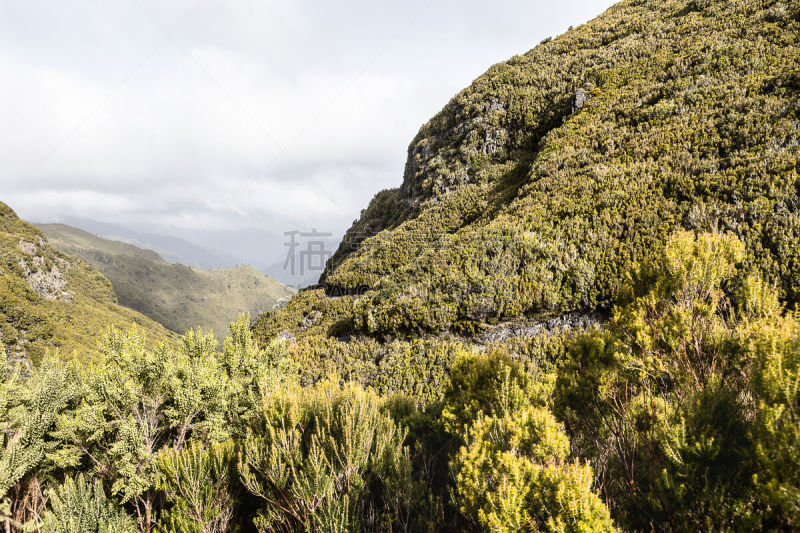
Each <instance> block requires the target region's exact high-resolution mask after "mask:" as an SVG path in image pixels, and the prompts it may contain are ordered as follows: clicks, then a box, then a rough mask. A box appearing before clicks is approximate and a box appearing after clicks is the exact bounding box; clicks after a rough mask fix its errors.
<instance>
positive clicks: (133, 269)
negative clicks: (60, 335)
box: [39, 224, 295, 333]
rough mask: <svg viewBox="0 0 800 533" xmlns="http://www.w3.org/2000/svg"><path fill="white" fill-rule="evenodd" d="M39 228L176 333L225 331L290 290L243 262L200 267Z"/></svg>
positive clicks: (66, 229)
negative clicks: (207, 267)
mask: <svg viewBox="0 0 800 533" xmlns="http://www.w3.org/2000/svg"><path fill="white" fill-rule="evenodd" d="M39 229H41V230H42V231H43V232H44V233H45V234H46V235H47V238H48V240H49V241H50V243H51V244H52V246H54V247H56V248H58V249H59V250H61V251H63V252H65V253H68V254H70V255H75V256H77V257H80V258H81V259H83V260H84V261H86V262H87V263H89V264H90V265H91V266H92V267H94V268H96V269H97V270H98V271H100V272H101V273H102V274H103V275H104V276H106V277H107V278H108V279H109V280H110V281H111V283H112V284H113V286H114V292H115V293H116V294H117V297H118V298H119V301H120V303H121V304H122V305H125V306H127V307H130V308H131V309H135V310H137V311H139V312H140V313H142V314H144V315H146V316H149V317H150V318H152V319H153V320H155V321H157V322H159V323H161V324H163V325H164V326H166V327H167V328H169V329H171V330H172V331H176V332H178V333H184V332H186V331H188V330H189V329H191V328H195V327H201V328H203V329H204V330H206V331H208V330H209V329H213V330H214V331H217V332H225V331H227V330H228V324H229V323H230V322H231V320H234V319H235V318H236V317H237V316H238V315H239V314H241V313H252V314H253V315H258V314H261V313H263V312H265V311H267V310H270V309H272V308H273V307H274V306H275V305H276V304H277V303H278V302H279V301H280V300H284V299H287V298H289V297H290V296H291V295H292V294H294V292H295V291H294V290H293V289H291V288H289V287H287V286H285V285H283V284H282V283H279V282H278V281H276V280H274V279H273V278H271V277H269V276H267V275H265V274H262V273H261V272H259V271H257V270H255V269H254V268H252V267H250V266H246V265H245V266H238V267H236V268H225V269H214V270H200V269H197V268H192V267H188V266H185V265H181V264H172V263H168V262H167V261H165V260H164V259H162V258H161V257H160V256H159V255H158V254H157V253H155V252H153V251H150V250H143V249H141V248H138V247H136V246H133V245H131V244H127V243H123V242H119V241H113V240H109V239H103V238H101V237H98V236H96V235H92V234H91V233H88V232H86V231H83V230H80V229H78V228H74V227H71V226H66V225H63V224H40V225H39Z"/></svg>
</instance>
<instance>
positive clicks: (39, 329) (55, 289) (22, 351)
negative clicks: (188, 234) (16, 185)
mask: <svg viewBox="0 0 800 533" xmlns="http://www.w3.org/2000/svg"><path fill="white" fill-rule="evenodd" d="M133 324H137V325H139V326H140V327H142V328H144V330H145V331H146V332H147V336H148V338H149V340H150V342H152V343H156V342H160V341H163V340H167V339H170V338H173V337H174V336H173V335H172V334H170V333H169V332H168V331H167V330H166V329H164V327H162V326H161V325H160V324H157V323H156V322H153V321H152V320H150V319H149V318H147V317H145V316H143V315H141V314H139V313H137V312H136V311H133V310H131V309H127V308H125V307H122V306H121V305H118V304H117V299H116V297H115V296H114V291H113V289H112V286H111V283H109V281H108V280H107V279H106V278H104V277H103V276H102V274H100V273H99V272H97V271H95V270H93V269H92V268H91V267H90V266H89V265H87V264H86V263H84V262H83V261H81V260H80V259H78V258H75V257H70V256H68V255H66V254H64V253H62V252H59V251H57V250H55V249H54V248H53V247H52V246H50V244H49V243H48V241H47V238H46V237H45V235H44V234H43V233H42V232H41V231H39V230H38V229H37V228H36V227H35V226H33V225H31V224H28V223H27V222H24V221H22V220H20V219H19V217H17V215H16V213H14V211H13V210H12V209H11V208H10V207H8V206H7V205H6V204H4V203H2V202H0V341H2V343H3V344H4V345H5V346H6V349H7V356H8V357H11V358H12V359H19V358H27V359H29V360H32V361H33V362H37V361H39V360H40V359H41V357H42V356H43V355H44V353H45V351H46V350H48V349H53V348H58V349H59V350H60V352H61V354H62V355H66V356H68V355H71V354H72V353H73V352H75V353H77V355H78V356H79V357H81V358H92V357H93V356H94V355H95V354H97V353H98V350H97V343H98V340H99V339H100V337H101V336H102V335H103V332H104V331H105V329H106V328H107V327H109V326H119V327H124V328H129V327H130V326H132V325H133Z"/></svg>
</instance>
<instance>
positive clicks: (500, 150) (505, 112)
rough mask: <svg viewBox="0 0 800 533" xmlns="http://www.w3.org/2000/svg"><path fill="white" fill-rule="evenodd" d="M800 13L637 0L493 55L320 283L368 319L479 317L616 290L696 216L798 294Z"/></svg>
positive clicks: (442, 324)
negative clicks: (513, 51)
mask: <svg viewBox="0 0 800 533" xmlns="http://www.w3.org/2000/svg"><path fill="white" fill-rule="evenodd" d="M799 17H800V5H797V4H796V3H791V4H787V3H783V2H778V1H755V0H737V1H725V0H716V1H704V2H696V1H688V0H666V1H645V0H627V1H623V2H621V3H619V4H617V5H616V6H614V7H612V8H611V9H609V10H608V11H607V12H606V13H604V14H603V15H602V16H600V17H598V18H597V19H595V20H593V21H591V22H589V23H587V24H585V25H583V26H581V27H579V28H576V29H574V30H571V31H569V32H567V33H566V34H564V35H561V36H559V37H557V38H555V39H552V40H549V41H547V42H544V43H542V44H540V45H539V46H537V47H536V48H534V49H533V50H531V51H530V52H528V53H526V54H524V55H521V56H516V57H514V58H512V59H510V60H509V61H507V62H505V63H501V64H498V65H495V66H494V67H492V68H491V69H489V71H487V72H486V73H485V74H484V75H482V76H480V77H479V78H478V79H476V80H475V82H474V83H473V84H472V85H471V86H470V87H468V88H467V89H465V90H464V91H462V92H461V93H460V94H458V95H457V96H456V97H455V98H453V99H452V100H451V101H450V102H449V103H448V104H447V105H446V106H445V107H444V109H443V110H442V111H441V112H440V113H439V114H438V115H436V116H435V117H434V118H433V119H432V120H431V121H430V122H429V123H428V124H426V125H425V126H423V128H422V129H421V130H420V132H419V134H418V135H417V137H416V138H415V139H414V140H413V141H412V143H411V145H410V146H409V150H408V161H407V164H406V169H405V173H404V176H403V180H402V183H401V184H400V186H399V187H398V188H397V189H392V190H388V191H384V192H381V193H379V194H378V195H377V196H376V197H375V199H374V200H373V201H372V202H371V203H370V205H369V206H368V208H367V209H366V210H365V211H364V212H362V215H361V217H360V218H359V220H358V221H357V222H356V223H355V224H354V225H353V227H352V228H351V229H350V231H349V232H348V233H347V235H346V237H345V240H344V242H343V243H342V246H341V247H340V249H339V250H338V251H337V253H336V254H335V255H334V257H333V258H332V259H331V261H330V262H329V264H328V267H327V269H326V271H325V273H324V274H323V276H322V279H321V282H322V286H323V287H324V288H325V290H326V291H327V293H328V294H329V295H332V294H336V295H341V294H345V295H350V296H348V297H347V298H349V300H350V302H351V303H352V306H351V307H352V311H350V317H351V318H350V319H351V320H352V323H353V328H355V329H356V330H358V331H362V332H364V333H365V334H368V335H378V336H380V335H385V334H388V335H395V334H399V333H404V334H416V333H424V332H430V333H435V332H443V331H451V332H457V333H459V334H463V333H467V334H470V333H471V332H473V331H477V330H481V329H483V328H484V327H485V325H487V324H489V325H490V324H491V323H493V322H498V321H499V322H502V321H506V320H518V319H526V320H534V321H542V320H547V319H549V318H552V317H554V316H560V315H562V314H564V313H568V312H573V311H592V310H595V309H598V308H603V307H605V306H607V305H609V304H610V303H612V302H613V301H614V299H615V297H616V293H617V290H618V287H619V284H620V281H621V280H622V279H623V277H624V276H625V273H626V272H627V271H628V269H629V268H630V266H631V265H632V263H633V262H635V261H641V260H644V259H646V258H648V257H650V256H652V254H653V252H654V251H655V250H657V249H659V247H661V246H663V242H664V240H665V238H666V237H667V236H668V235H669V234H670V233H671V232H673V231H675V230H676V229H679V228H687V229H696V230H713V231H723V232H724V231H731V232H734V233H735V234H737V235H738V236H739V237H741V238H742V239H743V240H744V241H745V242H746V243H747V250H748V254H747V258H746V260H745V268H744V269H743V271H747V270H760V271H761V272H762V273H763V274H764V275H765V276H767V277H768V278H769V279H772V280H774V281H775V282H776V283H777V284H778V285H779V286H780V287H781V289H782V292H783V295H784V296H785V298H786V300H787V301H791V302H793V301H798V300H800V285H798V281H797V280H798V279H800V260H798V259H797V250H800V200H798V198H799V196H798V191H800V180H798V174H797V160H798V154H800V148H799V146H800V141H799V140H798V124H800V122H798V102H800V99H798V92H799V91H800V78H798V75H797V72H798V71H800V69H799V67H800V64H799V63H800V60H799V59H798V58H799V57H800V54H797V53H796V50H797V46H798V35H800V24H799V23H798V18H799ZM753 58H758V60H755V59H753ZM337 305H338V306H340V307H341V306H342V305H343V304H342V303H339V304H337ZM290 307H291V306H290ZM305 314H306V313H303V315H305ZM339 320H340V321H341V320H342V319H341V317H340V318H339ZM270 331H271V329H270Z"/></svg>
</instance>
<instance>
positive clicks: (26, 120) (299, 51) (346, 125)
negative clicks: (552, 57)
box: [0, 0, 612, 232]
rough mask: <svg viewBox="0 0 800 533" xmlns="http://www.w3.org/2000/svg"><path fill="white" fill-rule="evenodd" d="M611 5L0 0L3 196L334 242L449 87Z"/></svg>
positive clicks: (129, 220) (71, 211)
mask: <svg viewBox="0 0 800 533" xmlns="http://www.w3.org/2000/svg"><path fill="white" fill-rule="evenodd" d="M611 3H612V2H610V1H607V0H556V1H552V0H551V1H540V0H528V1H522V0H517V1H512V0H492V1H486V0H481V1H473V0H458V1H456V0H448V1H444V0H442V1H435V0H434V1H431V0H404V1H402V2H388V1H371V2H368V1H365V0H361V1H354V0H342V1H337V2H332V1H321V0H317V1H315V2H312V1H308V0H300V1H298V0H291V1H284V2H275V1H270V0H262V1H255V0H250V1H247V0H226V1H224V2H223V1H222V0H205V1H203V0H200V1H197V0H168V1H165V0H71V1H69V2H64V1H61V0H59V1H56V0H0V123H2V128H0V200H2V201H5V202H7V203H8V204H10V205H11V206H12V207H13V208H15V209H16V210H17V212H18V213H19V214H20V215H21V216H23V217H24V218H27V219H29V220H36V221H53V220H57V219H58V218H59V217H61V216H70V215H71V216H83V217H89V218H94V219H99V220H105V221H113V222H119V223H122V224H127V225H131V226H134V227H139V228H144V227H148V226H149V227H151V228H152V227H153V226H157V227H163V228H169V227H174V228H184V229H190V230H205V229H215V230H231V229H235V228H262V229H264V228H270V229H272V230H273V231H276V232H282V231H286V230H289V229H294V228H300V229H303V228H310V227H312V226H313V227H316V228H319V229H320V230H323V231H331V232H341V231H343V230H344V229H346V227H347V226H349V224H350V222H351V221H352V220H353V219H354V218H356V217H357V216H358V214H359V212H360V210H361V209H362V208H364V207H365V206H366V204H367V203H368V201H369V200H370V198H372V196H373V195H374V194H375V193H376V192H377V191H379V190H381V189H384V188H387V187H396V186H398V185H399V184H400V183H401V179H402V172H403V166H404V162H405V157H406V148H407V146H408V143H409V142H410V141H411V139H412V138H413V136H414V135H415V134H416V132H417V130H418V129H419V127H420V126H421V125H422V124H423V123H424V122H426V121H427V120H428V119H429V118H430V117H431V116H433V115H434V114H435V113H436V112H437V111H438V110H439V109H441V108H442V107H443V106H444V105H445V104H446V103H447V101H448V100H449V99H450V98H451V97H452V96H453V95H455V93H456V92H458V91H459V90H460V89H462V88H464V87H466V86H467V85H469V83H470V82H471V81H472V80H473V79H474V78H476V77H477V76H479V75H480V74H481V73H483V72H484V71H485V70H486V69H487V68H488V67H489V66H491V65H492V64H493V63H497V62H500V61H503V60H505V59H507V58H509V57H511V56H513V55H515V54H519V53H523V52H525V51H527V50H528V49H530V48H532V47H533V46H535V45H536V44H537V43H538V42H539V41H541V40H542V39H543V38H545V37H547V36H554V35H557V34H559V33H562V32H564V31H565V30H566V29H567V27H568V26H570V25H579V24H581V23H583V22H585V21H587V20H589V19H590V18H592V17H594V16H596V15H598V14H599V13H601V12H602V11H603V10H605V9H606V8H607V7H608V6H609V5H611Z"/></svg>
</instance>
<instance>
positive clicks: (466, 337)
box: [0, 0, 800, 533]
mask: <svg viewBox="0 0 800 533" xmlns="http://www.w3.org/2000/svg"><path fill="white" fill-rule="evenodd" d="M798 44H800V5H798V4H797V3H796V2H792V3H790V2H780V1H774V0H764V1H758V0H691V1H690V0H659V1H647V0H625V1H623V2H621V3H620V4H618V5H616V6H614V7H613V8H611V9H610V10H609V11H607V12H606V13H605V14H603V15H602V16H600V17H598V18H597V19H595V20H593V21H591V22H589V23H587V24H585V25H583V26H580V27H578V28H576V29H574V30H570V31H569V32H567V33H566V34H564V35H562V36H559V37H557V38H555V39H552V40H549V41H547V42H544V43H542V44H540V45H539V46H538V47H536V48H535V49H533V50H532V51H530V52H528V53H527V54H525V55H523V56H519V57H515V58H513V59H512V60H510V61H508V62H506V63H502V64H499V65H497V66H495V67H493V68H492V69H490V70H489V72H487V73H486V74H485V75H483V76H481V77H480V78H478V79H477V80H476V81H475V83H474V84H473V85H472V86H471V87H470V88H468V89H466V90H465V91H463V92H462V93H461V94H459V95H458V96H456V97H455V98H454V99H453V100H452V101H451V102H450V103H449V104H448V105H447V106H446V107H445V108H444V110H443V111H442V112H441V113H440V114H439V115H437V116H436V117H434V119H432V121H431V122H429V123H428V124H427V125H425V126H423V128H422V130H421V132H420V134H419V135H418V136H417V138H416V139H415V140H414V141H413V142H412V144H411V147H410V150H409V159H408V164H407V168H406V173H405V176H404V179H403V184H402V186H401V187H400V188H398V189H395V190H391V191H385V192H383V193H380V194H379V195H378V196H377V197H376V198H375V200H373V202H372V203H371V204H370V206H369V207H368V208H367V209H366V210H365V211H364V213H363V214H362V216H361V218H360V219H359V221H357V222H356V223H355V224H354V226H353V228H352V229H351V230H350V231H349V232H348V235H347V237H346V239H345V241H344V243H343V244H342V246H341V248H340V249H339V251H338V252H337V254H336V255H335V256H334V257H333V258H332V260H331V261H330V262H329V264H328V267H327V270H326V272H325V274H324V275H323V279H322V284H321V286H320V287H319V288H316V289H313V290H305V291H301V292H300V293H299V294H297V295H295V296H294V297H293V298H292V300H291V301H290V302H289V303H288V305H286V306H285V307H284V308H282V309H279V310H275V311H271V312H268V313H264V314H263V315H261V316H260V317H259V318H258V320H257V321H256V322H255V323H254V324H253V326H252V328H251V327H249V324H248V321H247V320H246V318H245V317H242V318H240V320H239V321H238V322H236V323H235V324H233V325H232V327H231V328H230V334H229V336H228V338H227V339H226V340H225V341H224V342H222V343H219V342H218V341H217V340H216V339H215V338H214V337H213V336H211V335H198V334H196V333H194V332H192V333H190V334H187V335H186V336H184V337H183V338H182V340H181V342H180V343H177V344H176V345H173V346H165V347H161V348H159V349H148V348H147V347H146V346H145V345H144V343H143V341H142V338H141V334H140V333H139V332H136V331H133V332H124V331H119V330H111V331H108V332H107V333H106V334H105V336H104V339H103V342H102V343H101V349H102V354H103V357H102V358H101V359H100V360H99V363H98V364H96V365H93V366H91V367H89V368H87V367H85V366H80V365H78V364H74V365H63V364H60V363H58V362H57V361H53V360H52V359H50V358H48V359H45V360H44V361H43V362H42V363H41V364H40V365H37V366H35V367H34V368H33V369H31V371H30V372H29V374H28V375H25V373H24V372H23V371H22V370H20V369H19V368H18V367H13V366H10V367H9V368H8V369H7V370H6V374H5V376H4V379H3V380H2V381H0V439H3V440H0V444H2V447H0V454H2V455H0V465H2V468H0V517H2V518H3V519H4V520H5V522H6V527H7V529H12V530H22V528H23V526H24V527H26V528H27V529H28V530H34V529H37V528H39V529H40V530H42V531H48V532H49V531H58V532H61V531H74V530H81V531H83V530H85V531H108V530H113V531H137V530H138V531H146V532H151V531H178V532H196V531H209V532H210V531H214V532H234V531H259V532H278V531H307V532H322V531H341V532H344V531H374V532H383V531H420V532H421V531H426V532H429V531H443V532H464V531H475V532H481V531H491V532H509V533H510V532H517V531H546V532H553V533H555V532H587V531H616V530H622V531H692V532H693V531H761V530H763V531H792V530H795V529H797V527H798V525H799V524H800V506H799V505H798V502H800V388H798V383H800V311H797V307H796V305H797V303H798V300H799V299H800V296H799V295H800V292H799V291H800V287H799V286H798V281H797V280H798V277H797V275H798V269H800V263H798V261H797V254H798V252H800V248H798V244H800V243H798V239H800V234H798V229H800V226H798V224H800V222H799V221H798V192H799V191H800V189H799V188H798V176H797V158H798V154H799V152H800V148H799V146H800V143H798V138H797V136H798V116H797V113H798V105H799V104H798V103H799V102H800V83H798V61H800V54H797V49H798Z"/></svg>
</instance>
